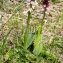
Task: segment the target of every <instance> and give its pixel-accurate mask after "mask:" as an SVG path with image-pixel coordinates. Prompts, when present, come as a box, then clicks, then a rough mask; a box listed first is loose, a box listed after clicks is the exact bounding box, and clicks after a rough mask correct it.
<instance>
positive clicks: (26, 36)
mask: <svg viewBox="0 0 63 63" xmlns="http://www.w3.org/2000/svg"><path fill="white" fill-rule="evenodd" d="M28 36H29V28H26V31H25V35H24V48H25V49H27V48H28Z"/></svg>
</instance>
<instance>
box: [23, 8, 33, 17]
mask: <svg viewBox="0 0 63 63" xmlns="http://www.w3.org/2000/svg"><path fill="white" fill-rule="evenodd" d="M28 11H30V12H32V11H33V10H32V8H29V9H27V10H25V11H24V12H23V14H24V15H26V16H27V13H28Z"/></svg>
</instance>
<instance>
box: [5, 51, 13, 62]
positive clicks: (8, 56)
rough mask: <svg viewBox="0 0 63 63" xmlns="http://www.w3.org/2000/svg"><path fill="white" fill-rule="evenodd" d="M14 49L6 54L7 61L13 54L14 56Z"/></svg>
mask: <svg viewBox="0 0 63 63" xmlns="http://www.w3.org/2000/svg"><path fill="white" fill-rule="evenodd" d="M13 53H14V52H13V50H9V51H8V52H7V53H6V54H5V56H4V57H5V61H7V60H8V59H9V58H10V57H11V56H13Z"/></svg>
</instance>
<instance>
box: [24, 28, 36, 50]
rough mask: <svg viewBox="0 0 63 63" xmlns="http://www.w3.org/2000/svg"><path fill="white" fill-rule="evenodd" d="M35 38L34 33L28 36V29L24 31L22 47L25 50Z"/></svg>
mask: <svg viewBox="0 0 63 63" xmlns="http://www.w3.org/2000/svg"><path fill="white" fill-rule="evenodd" d="M35 36H36V34H35V33H32V34H29V29H28V28H27V29H26V32H25V36H24V47H25V48H26V49H27V48H28V47H29V46H30V45H31V44H32V42H33V41H34V39H35Z"/></svg>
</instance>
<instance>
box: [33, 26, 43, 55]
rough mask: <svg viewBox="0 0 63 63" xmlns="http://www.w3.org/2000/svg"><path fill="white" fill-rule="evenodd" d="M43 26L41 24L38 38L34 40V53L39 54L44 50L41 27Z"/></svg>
mask: <svg viewBox="0 0 63 63" xmlns="http://www.w3.org/2000/svg"><path fill="white" fill-rule="evenodd" d="M41 28H42V27H41V26H39V28H38V33H37V34H36V38H35V42H34V50H33V53H34V54H35V55H36V56H38V55H39V54H40V53H41V51H42V48H43V46H42V42H41V41H42V34H41V30H42V29H41Z"/></svg>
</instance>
